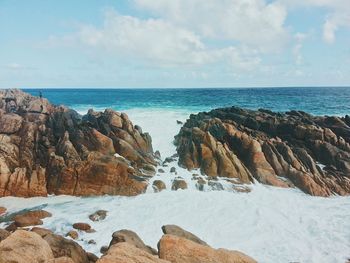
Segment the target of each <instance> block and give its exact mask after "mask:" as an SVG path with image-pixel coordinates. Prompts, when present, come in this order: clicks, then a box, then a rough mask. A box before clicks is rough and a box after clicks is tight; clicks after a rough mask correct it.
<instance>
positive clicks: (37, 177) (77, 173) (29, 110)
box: [0, 90, 156, 197]
mask: <svg viewBox="0 0 350 263" xmlns="http://www.w3.org/2000/svg"><path fill="white" fill-rule="evenodd" d="M155 165H156V161H155V159H154V156H153V149H152V143H151V137H150V135H149V134H147V133H143V132H142V130H141V128H140V127H138V126H134V125H133V124H132V122H131V121H130V120H129V118H128V116H127V115H126V114H124V113H118V112H115V111H113V110H110V109H107V110H105V111H104V112H94V111H93V110H89V112H88V113H87V114H86V115H85V116H80V115H79V114H78V113H77V112H75V111H74V110H71V109H69V108H66V107H64V106H55V105H52V104H50V103H49V101H48V100H47V99H44V98H41V97H34V96H31V95H29V94H27V93H24V92H22V91H20V90H3V91H0V196H11V195H12V196H21V197H31V196H46V195H47V194H67V195H103V194H118V195H136V194H140V193H142V192H143V191H144V190H145V188H146V186H147V183H146V182H145V178H147V177H149V176H153V175H154V173H155V167H154V166H155Z"/></svg>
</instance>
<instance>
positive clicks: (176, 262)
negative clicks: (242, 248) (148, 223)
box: [158, 235, 257, 263]
mask: <svg viewBox="0 0 350 263" xmlns="http://www.w3.org/2000/svg"><path fill="white" fill-rule="evenodd" d="M158 249H159V257H160V258H161V259H165V260H168V261H170V262H172V263H184V262H186V263H217V262H220V263H256V262H257V261H255V260H254V259H252V258H251V257H249V256H247V255H245V254H243V253H241V252H238V251H232V250H227V249H213V248H211V247H209V246H205V245H200V244H198V243H195V242H193V241H191V240H188V239H185V238H180V237H177V236H172V235H164V236H163V237H162V238H161V240H160V241H159V244H158Z"/></svg>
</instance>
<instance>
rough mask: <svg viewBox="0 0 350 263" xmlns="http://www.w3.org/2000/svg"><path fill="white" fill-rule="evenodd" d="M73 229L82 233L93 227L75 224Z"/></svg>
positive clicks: (85, 224)
mask: <svg viewBox="0 0 350 263" xmlns="http://www.w3.org/2000/svg"><path fill="white" fill-rule="evenodd" d="M73 228H74V229H78V230H82V231H88V230H90V229H91V226H90V225H89V224H87V223H74V224H73Z"/></svg>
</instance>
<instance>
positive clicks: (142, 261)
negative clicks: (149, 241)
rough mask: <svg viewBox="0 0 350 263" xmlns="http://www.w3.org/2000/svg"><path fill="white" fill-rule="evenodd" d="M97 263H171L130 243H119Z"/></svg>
mask: <svg viewBox="0 0 350 263" xmlns="http://www.w3.org/2000/svg"><path fill="white" fill-rule="evenodd" d="M97 263H170V262H169V261H166V260H162V259H159V258H158V257H157V256H154V255H151V254H150V253H148V252H145V251H144V250H143V249H139V248H137V247H135V246H133V245H132V244H130V243H127V242H123V243H117V244H114V245H113V246H111V247H110V248H109V249H108V252H107V254H106V255H104V256H102V257H101V258H100V259H99V260H98V261H97Z"/></svg>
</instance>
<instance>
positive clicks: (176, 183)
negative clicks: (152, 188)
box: [171, 179, 187, 191]
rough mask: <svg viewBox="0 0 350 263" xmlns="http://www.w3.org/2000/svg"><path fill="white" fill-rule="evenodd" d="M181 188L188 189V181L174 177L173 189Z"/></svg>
mask: <svg viewBox="0 0 350 263" xmlns="http://www.w3.org/2000/svg"><path fill="white" fill-rule="evenodd" d="M179 189H182V190H185V189H187V183H186V181H185V180H183V179H174V180H173V183H172V185H171V190H174V191H177V190H179Z"/></svg>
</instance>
